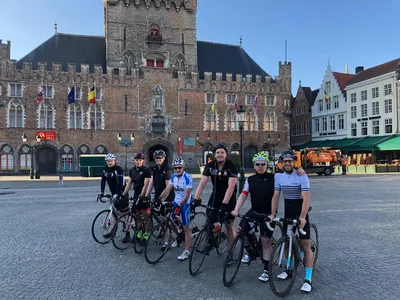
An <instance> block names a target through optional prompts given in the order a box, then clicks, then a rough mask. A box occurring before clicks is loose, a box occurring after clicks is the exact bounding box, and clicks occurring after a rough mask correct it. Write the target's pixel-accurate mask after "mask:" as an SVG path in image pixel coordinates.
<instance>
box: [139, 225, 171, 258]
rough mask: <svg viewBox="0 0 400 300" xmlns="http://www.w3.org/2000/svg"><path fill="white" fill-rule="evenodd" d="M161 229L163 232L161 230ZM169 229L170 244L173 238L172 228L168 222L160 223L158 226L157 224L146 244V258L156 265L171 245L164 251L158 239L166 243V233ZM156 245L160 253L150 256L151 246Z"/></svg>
mask: <svg viewBox="0 0 400 300" xmlns="http://www.w3.org/2000/svg"><path fill="white" fill-rule="evenodd" d="M160 230H161V232H160ZM168 231H169V241H168V244H169V243H170V240H171V228H170V227H169V225H168V224H166V223H164V224H163V223H160V224H158V225H157V226H155V227H154V228H153V230H152V231H151V232H150V236H149V239H148V240H147V242H146V245H145V247H144V258H145V259H146V261H147V262H148V263H149V264H151V265H154V264H156V263H158V262H159V261H160V260H161V259H162V258H163V257H164V255H165V254H166V253H167V252H168V250H169V247H167V248H166V249H165V250H164V251H161V249H159V248H158V247H157V246H160V242H157V241H161V243H164V241H165V235H166V234H167V232H168ZM153 244H154V245H155V246H156V247H157V249H159V252H160V255H159V256H158V257H156V258H150V255H149V252H150V251H149V248H150V247H152V245H153Z"/></svg>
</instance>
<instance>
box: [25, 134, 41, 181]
mask: <svg viewBox="0 0 400 300" xmlns="http://www.w3.org/2000/svg"><path fill="white" fill-rule="evenodd" d="M21 138H22V142H23V143H28V137H27V136H26V134H25V133H23V134H22V136H21ZM35 138H36V141H37V142H40V137H39V135H37V136H36V137H35ZM29 155H30V156H31V166H30V167H31V169H30V171H29V178H30V179H34V174H33V147H32V146H29Z"/></svg>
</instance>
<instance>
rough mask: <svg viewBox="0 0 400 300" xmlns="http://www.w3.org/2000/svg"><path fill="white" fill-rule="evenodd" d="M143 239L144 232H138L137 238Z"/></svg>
mask: <svg viewBox="0 0 400 300" xmlns="http://www.w3.org/2000/svg"><path fill="white" fill-rule="evenodd" d="M141 237H142V231H141V230H140V231H138V233H137V238H138V239H140V238H141Z"/></svg>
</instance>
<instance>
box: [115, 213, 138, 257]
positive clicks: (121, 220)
mask: <svg viewBox="0 0 400 300" xmlns="http://www.w3.org/2000/svg"><path fill="white" fill-rule="evenodd" d="M129 215H130V213H125V214H123V215H121V216H120V217H119V218H118V220H117V223H116V225H115V226H114V229H113V236H112V244H113V246H114V247H115V248H116V249H118V250H121V251H122V250H125V249H127V248H128V247H129V245H130V244H131V242H129V243H122V242H120V241H119V239H120V237H119V236H117V233H118V230H119V229H122V232H123V233H126V218H127V217H129ZM134 219H135V218H134V217H133V216H132V218H131V224H132V223H133V224H135V223H134ZM131 226H132V225H131ZM121 227H122V228H121ZM131 232H132V230H131Z"/></svg>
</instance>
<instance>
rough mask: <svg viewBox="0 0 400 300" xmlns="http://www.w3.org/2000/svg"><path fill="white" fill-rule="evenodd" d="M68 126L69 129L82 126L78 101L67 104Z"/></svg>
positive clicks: (80, 106) (81, 113) (81, 115)
mask: <svg viewBox="0 0 400 300" xmlns="http://www.w3.org/2000/svg"><path fill="white" fill-rule="evenodd" d="M68 128H69V129H82V128H83V111H82V105H80V104H78V103H73V104H70V105H69V106H68Z"/></svg>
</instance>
